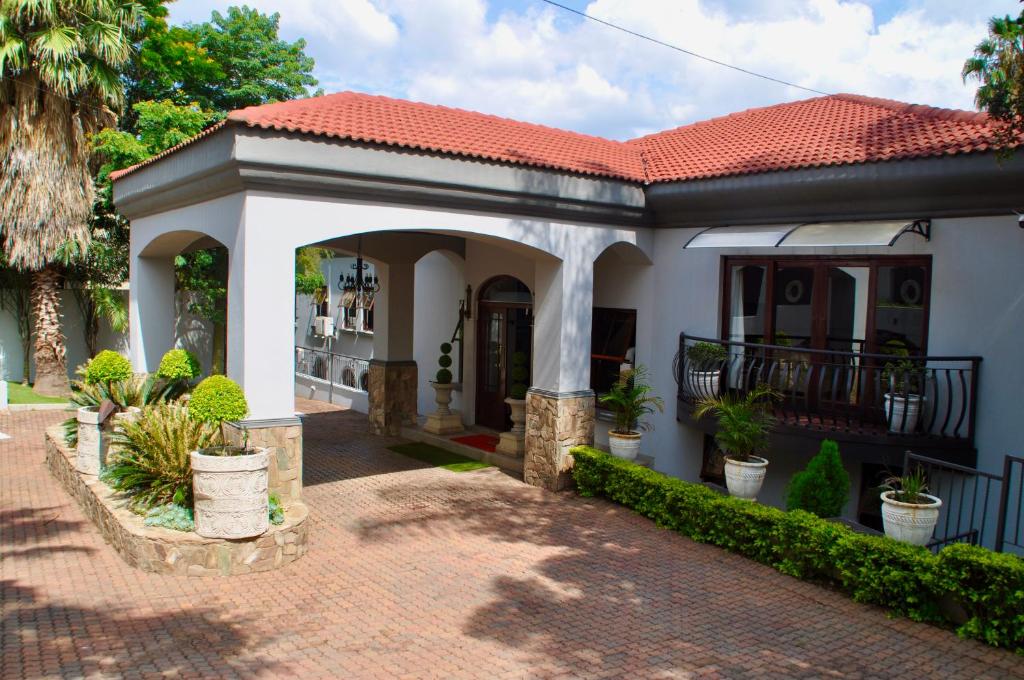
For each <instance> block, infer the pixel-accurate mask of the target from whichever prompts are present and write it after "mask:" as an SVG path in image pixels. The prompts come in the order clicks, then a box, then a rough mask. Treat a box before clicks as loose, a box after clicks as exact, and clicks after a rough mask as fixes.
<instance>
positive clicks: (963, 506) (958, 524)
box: [903, 451, 1024, 554]
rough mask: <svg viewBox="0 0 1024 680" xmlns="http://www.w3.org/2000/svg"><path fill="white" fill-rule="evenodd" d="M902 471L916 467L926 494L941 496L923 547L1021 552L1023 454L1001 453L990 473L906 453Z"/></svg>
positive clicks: (1023, 538) (1023, 550)
mask: <svg viewBox="0 0 1024 680" xmlns="http://www.w3.org/2000/svg"><path fill="white" fill-rule="evenodd" d="M903 470H904V472H908V471H911V470H920V471H921V472H922V473H923V474H924V476H925V479H926V480H927V482H928V493H930V494H932V495H933V496H937V497H938V498H940V499H941V500H942V507H941V508H940V509H939V520H938V522H937V523H936V525H935V532H934V534H933V535H932V540H931V541H930V542H929V543H928V547H929V548H931V549H932V550H934V551H938V550H940V549H941V548H943V547H944V546H947V545H950V544H953V543H971V544H973V545H980V546H984V547H986V548H991V549H992V550H995V551H996V552H1004V551H1006V552H1015V553H1017V554H1021V553H1024V507H1022V501H1024V458H1018V457H1016V456H1006V458H1005V461H1004V465H1003V472H1002V474H996V473H992V472H985V471H983V470H976V469H974V468H971V467H966V466H963V465H957V464H956V463H950V462H948V461H944V460H938V459H936V458H930V457H928V456H922V455H918V454H916V453H912V452H910V451H908V452H907V453H906V455H905V456H904V459H903Z"/></svg>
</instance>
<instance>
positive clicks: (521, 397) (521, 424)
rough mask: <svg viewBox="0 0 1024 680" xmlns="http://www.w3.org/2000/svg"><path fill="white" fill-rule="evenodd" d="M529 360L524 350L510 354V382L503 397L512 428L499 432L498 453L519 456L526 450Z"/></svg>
mask: <svg viewBox="0 0 1024 680" xmlns="http://www.w3.org/2000/svg"><path fill="white" fill-rule="evenodd" d="M529 362H530V358H529V357H528V356H527V355H526V352H515V353H513V354H512V366H511V370H510V371H509V377H510V378H512V384H511V385H510V386H509V388H508V398H507V399H505V403H506V404H508V407H509V411H510V412H509V418H510V419H511V420H512V429H511V430H509V431H508V432H502V433H501V436H500V437H499V439H498V446H497V449H496V450H497V451H498V452H500V453H506V454H508V455H512V456H521V455H523V453H524V452H525V451H526V391H527V390H528V389H529V386H528V385H527V384H526V382H527V381H528V380H529V379H530V367H529Z"/></svg>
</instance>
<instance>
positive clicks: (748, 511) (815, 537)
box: [572, 446, 1024, 654]
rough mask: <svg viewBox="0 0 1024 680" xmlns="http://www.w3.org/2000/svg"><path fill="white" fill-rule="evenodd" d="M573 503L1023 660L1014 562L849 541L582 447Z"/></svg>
mask: <svg viewBox="0 0 1024 680" xmlns="http://www.w3.org/2000/svg"><path fill="white" fill-rule="evenodd" d="M572 454H573V457H574V459H575V465H574V467H573V478H574V479H575V480H576V488H577V490H578V492H579V494H580V495H581V496H604V497H605V498H608V499H610V500H613V501H615V502H617V503H621V504H622V505H625V506H626V507H628V508H632V509H633V510H636V511H637V512H639V513H640V514H642V515H644V516H646V517H649V518H650V519H652V520H654V521H655V522H656V523H657V524H658V526H661V527H665V528H668V529H672V530H674V531H678V532H679V533H681V534H683V535H685V536H689V537H690V538H692V539H694V540H695V541H699V542H701V543H710V544H712V545H717V546H719V547H721V548H725V549H726V550H729V551H731V552H735V553H738V554H740V555H744V556H746V557H749V558H750V559H753V560H757V561H758V562H761V563H762V564H766V565H769V566H771V567H774V568H775V569H777V570H779V571H781V572H782V573H784V574H789V575H790V576H795V577H797V578H801V579H806V580H811V581H818V582H825V583H829V584H832V585H834V586H836V587H837V588H839V589H841V590H842V591H844V592H846V593H848V594H849V595H852V596H853V599H854V600H856V601H857V602H865V603H870V604H875V605H879V606H882V607H885V608H887V609H889V610H890V611H892V612H893V613H896V614H900V615H902V616H906V617H909V618H911V619H913V620H915V621H927V622H930V623H939V624H953V625H956V626H958V627H957V632H958V633H959V634H960V635H962V636H964V637H973V638H978V639H980V640H983V641H985V642H987V643H988V644H990V645H993V646H995V647H1008V648H1010V649H1013V650H1014V651H1016V652H1017V653H1018V654H1024V560H1022V559H1020V558H1019V557H1015V556H1013V555H1007V554H999V553H993V552H991V551H990V550H986V549H985V548H979V547H976V546H971V545H965V544H957V545H953V546H950V547H947V548H945V549H944V550H942V551H941V552H940V553H939V554H938V555H934V554H932V553H931V552H929V551H928V550H926V549H925V548H920V547H915V546H911V545H907V544H905V543H900V542H898V541H894V540H891V539H888V538H884V537H880V536H867V535H864V534H859V533H857V532H855V531H852V530H851V529H848V528H847V527H845V526H843V525H840V524H836V523H834V522H829V521H826V520H823V519H819V518H818V517H815V516H814V515H812V514H810V513H807V512H804V511H802V510H794V511H791V512H784V511H782V510H779V509H778V508H773V507H770V506H766V505H761V504H758V503H751V502H749V501H742V500H739V499H736V498H732V497H729V496H723V495H721V494H719V493H717V492H715V491H713V490H711V489H709V488H707V487H705V486H702V485H700V484H692V483H689V482H684V481H683V480H681V479H676V478H674V477H668V476H666V475H663V474H661V473H660V472H655V471H653V470H649V469H647V468H644V467H641V466H639V465H635V464H633V463H630V462H627V461H625V460H621V459H619V458H615V457H613V456H610V455H608V454H607V453H604V452H603V451H598V450H597V449H593V448H590V447H585V446H583V447H577V448H574V449H573V450H572Z"/></svg>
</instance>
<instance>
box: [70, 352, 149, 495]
mask: <svg viewBox="0 0 1024 680" xmlns="http://www.w3.org/2000/svg"><path fill="white" fill-rule="evenodd" d="M81 375H82V385H81V386H79V387H80V389H79V390H78V392H77V393H76V394H74V395H72V399H71V401H72V403H75V404H78V411H77V414H76V419H75V424H74V427H75V436H74V440H75V448H76V453H77V456H76V462H75V466H76V467H77V469H78V471H79V472H81V473H84V474H87V475H98V474H99V473H100V471H101V470H102V469H103V466H104V465H105V464H106V454H107V447H108V445H109V441H108V440H109V432H110V428H109V427H108V426H107V420H108V418H110V417H111V416H112V415H114V414H115V413H117V412H118V411H120V410H122V408H125V407H122V405H121V404H119V403H118V401H117V400H116V399H115V397H114V394H113V393H114V391H115V387H116V386H119V385H121V384H122V383H125V382H128V381H131V380H132V378H133V377H134V374H133V373H132V365H131V362H130V361H128V359H126V358H125V357H123V356H121V355H120V354H118V353H117V352H113V351H111V350H109V349H107V350H103V351H102V352H100V353H99V354H97V355H96V356H95V357H93V358H92V359H90V360H89V363H88V364H86V366H85V368H84V369H82V370H81ZM83 393H84V394H85V395H86V396H85V397H84V398H83V397H81V396H80V395H82V394H83ZM65 427H67V426H65Z"/></svg>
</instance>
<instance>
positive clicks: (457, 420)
mask: <svg viewBox="0 0 1024 680" xmlns="http://www.w3.org/2000/svg"><path fill="white" fill-rule="evenodd" d="M451 351H452V346H451V343H447V342H444V343H441V356H440V357H438V359H437V365H438V366H440V368H439V369H437V374H436V375H435V376H434V380H433V381H431V383H430V385H431V387H433V388H434V402H435V403H436V404H437V411H435V412H434V413H431V414H430V415H428V416H427V422H426V423H425V424H424V425H423V429H424V430H425V431H427V432H430V433H432V434H453V433H455V432H462V430H463V427H462V417H461V416H460V415H459V414H458V413H453V412H452V410H451V403H452V390H453V389H454V388H455V385H453V384H452V371H451V365H452V357H451Z"/></svg>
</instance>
